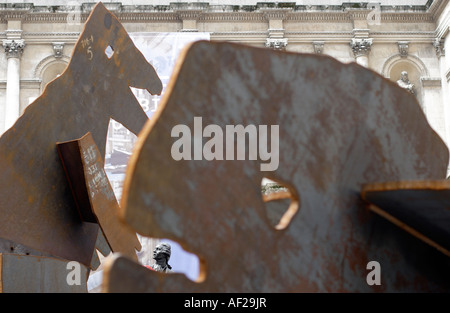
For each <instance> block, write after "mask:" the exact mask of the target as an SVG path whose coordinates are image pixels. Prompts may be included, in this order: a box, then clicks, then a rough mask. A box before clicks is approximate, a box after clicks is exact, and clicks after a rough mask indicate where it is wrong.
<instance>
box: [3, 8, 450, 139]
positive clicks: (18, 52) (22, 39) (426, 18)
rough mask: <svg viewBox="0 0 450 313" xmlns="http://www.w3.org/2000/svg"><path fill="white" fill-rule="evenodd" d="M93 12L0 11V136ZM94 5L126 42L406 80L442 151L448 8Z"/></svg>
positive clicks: (448, 125)
mask: <svg viewBox="0 0 450 313" xmlns="http://www.w3.org/2000/svg"><path fill="white" fill-rule="evenodd" d="M62 3H64V4H62ZM95 3H96V1H64V2H62V1H54V0H35V1H32V0H29V1H20V0H17V1H3V2H0V40H1V42H2V45H3V47H4V51H3V52H0V134H1V133H3V132H4V131H5V130H7V129H8V128H9V127H11V125H12V124H13V123H14V122H15V120H16V119H17V118H18V117H19V116H20V114H22V113H23V111H24V110H25V108H26V107H27V106H28V105H29V104H30V103H31V102H32V101H33V100H34V99H35V98H36V97H38V96H39V95H40V94H41V93H42V91H43V89H44V87H45V85H46V84H47V83H48V82H49V81H51V80H53V79H54V78H55V77H57V76H58V75H59V74H61V73H62V71H63V70H64V69H65V67H66V65H67V64H68V62H69V60H70V56H71V53H72V49H73V47H74V45H75V43H76V41H77V39H78V36H79V35H80V33H81V31H82V27H83V23H84V21H85V20H86V18H87V17H88V15H89V12H90V10H91V9H92V8H93V6H94V5H95ZM103 3H104V4H105V6H106V7H107V8H108V9H109V10H110V11H111V12H113V13H114V14H115V15H116V16H117V17H118V19H119V20H120V21H121V22H122V24H123V25H124V26H125V28H126V30H127V31H128V32H129V33H136V32H139V33H145V32H152V33H155V32H156V33H158V32H161V33H171V32H173V33H180V32H188V33H192V32H199V33H208V34H209V39H210V40H211V41H230V42H235V43H241V44H247V45H252V46H255V47H261V48H266V49H276V50H284V51H288V52H300V53H317V54H324V55H329V56H331V57H333V58H336V59H337V60H339V61H341V62H344V63H349V62H357V63H359V64H360V65H361V66H364V67H367V68H369V69H372V70H374V71H375V72H377V73H379V74H380V75H382V76H384V77H386V78H388V79H391V80H392V81H394V82H396V81H397V80H399V79H400V77H401V73H402V72H404V71H406V72H407V73H408V79H409V81H410V82H411V83H412V84H413V85H414V93H415V94H416V97H417V100H418V102H419V103H420V105H421V107H422V108H423V111H424V113H425V115H426V117H427V118H428V121H429V123H430V125H431V126H432V127H433V129H435V131H436V132H437V133H438V134H439V135H440V136H441V138H442V139H443V140H444V141H445V142H446V143H447V144H450V103H449V101H450V94H449V92H450V85H449V83H450V52H449V53H446V51H450V39H449V38H450V35H449V28H450V1H449V0H428V1H427V0H411V1H408V0H405V1H401V0H398V1H395V0H393V1H387V0H386V1H382V0H379V1H376V2H375V1H371V0H368V1H366V2H361V1H345V2H344V1H339V0H328V1H327V0H322V1H292V2H289V1H286V2H271V1H256V0H254V1H253V0H244V1H237V0H211V1H209V2H207V1H204V2H199V1H191V2H182V1H181V2H180V1H178V2H176V1H169V0H122V1H121V2H120V0H118V1H115V2H113V1H103ZM122 135H123V134H122ZM113 139H114V138H113ZM122 139H123V138H120V139H117V140H119V141H120V140H122Z"/></svg>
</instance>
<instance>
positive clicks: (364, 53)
mask: <svg viewBox="0 0 450 313" xmlns="http://www.w3.org/2000/svg"><path fill="white" fill-rule="evenodd" d="M350 46H351V48H352V50H353V54H354V55H355V59H356V63H358V64H360V65H362V66H364V67H368V66H369V52H370V48H371V47H372V38H352V41H351V42H350Z"/></svg>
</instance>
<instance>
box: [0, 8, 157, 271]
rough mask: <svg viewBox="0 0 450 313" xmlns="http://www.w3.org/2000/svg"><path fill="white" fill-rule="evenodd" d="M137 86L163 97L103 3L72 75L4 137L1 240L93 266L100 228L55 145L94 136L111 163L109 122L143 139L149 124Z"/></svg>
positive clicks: (79, 47)
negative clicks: (85, 217) (80, 203)
mask: <svg viewBox="0 0 450 313" xmlns="http://www.w3.org/2000/svg"><path fill="white" fill-rule="evenodd" d="M108 46H112V47H114V51H115V53H114V54H113V55H112V56H111V59H108V57H107V56H106V54H105V49H106V48H107V47H108ZM130 86H132V87H136V88H141V89H147V90H148V91H149V92H150V93H151V94H160V93H161V90H162V83H161V81H160V79H159V77H158V76H157V74H156V72H155V70H154V68H153V67H152V66H151V65H150V64H149V63H148V62H147V60H146V59H145V57H144V56H143V55H142V53H141V52H140V51H139V50H138V49H137V48H136V47H135V45H134V44H133V42H132V40H131V39H130V37H129V36H128V34H127V32H126V31H125V29H124V27H123V26H122V25H121V24H120V22H119V21H118V20H117V18H116V17H115V16H114V15H113V14H111V13H110V12H109V11H108V10H107V9H106V8H105V7H104V5H103V4H101V3H99V4H97V5H96V6H95V7H94V9H93V10H92V12H91V14H90V16H89V18H88V20H87V22H86V24H85V26H84V29H83V31H82V33H81V35H80V38H79V39H78V41H77V43H76V45H75V47H74V50H73V54H72V57H71V60H70V63H69V65H68V66H67V68H66V69H65V71H64V72H63V73H62V74H61V75H60V76H59V77H58V78H56V79H55V80H53V81H51V82H50V83H49V84H47V86H46V87H45V90H44V92H43V94H42V95H41V96H40V97H38V98H37V99H36V100H35V101H34V102H33V103H32V104H30V105H29V106H28V107H27V108H26V110H25V111H24V113H23V115H22V116H21V117H20V118H19V119H18V120H17V122H16V123H15V124H14V125H13V126H12V127H11V128H10V129H9V130H7V131H6V132H5V133H4V134H3V135H2V136H1V138H0V237H1V238H5V239H7V240H12V241H14V242H17V243H19V244H23V245H25V246H28V247H30V248H32V249H36V250H41V251H43V252H45V253H48V254H50V255H53V256H55V257H59V258H63V259H67V260H74V261H78V262H80V263H82V264H85V265H86V266H89V264H90V262H91V258H92V254H93V249H94V244H95V241H96V238H97V233H98V225H97V224H94V223H85V222H82V220H81V219H80V217H79V216H78V213H77V209H76V206H75V203H74V200H73V197H72V194H71V191H70V188H69V184H68V182H67V180H66V176H65V174H64V170H63V167H62V164H61V161H60V159H59V157H58V152H57V148H56V143H57V142H64V141H69V140H74V139H78V138H81V137H82V136H83V135H84V134H86V133H87V132H90V133H91V135H92V138H93V140H94V142H95V144H96V145H97V147H98V150H99V151H100V155H101V156H102V158H103V159H104V154H105V143H106V135H107V131H108V125H109V121H110V118H113V119H115V120H116V121H118V122H120V123H122V124H123V125H124V126H125V127H127V128H128V129H129V130H130V131H131V132H133V133H134V134H138V133H139V131H140V130H141V128H142V127H143V125H144V124H145V122H146V121H147V120H148V118H147V116H146V114H145V112H144V111H143V109H142V108H141V106H140V104H139V102H138V101H137V100H136V98H135V97H134V95H133V93H132V92H131V90H130V88H129V87H130Z"/></svg>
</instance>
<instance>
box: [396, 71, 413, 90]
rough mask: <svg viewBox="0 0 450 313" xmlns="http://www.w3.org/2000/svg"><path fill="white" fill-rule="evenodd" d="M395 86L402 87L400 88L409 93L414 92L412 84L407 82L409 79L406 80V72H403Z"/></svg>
mask: <svg viewBox="0 0 450 313" xmlns="http://www.w3.org/2000/svg"><path fill="white" fill-rule="evenodd" d="M397 84H398V85H399V86H400V87H402V88H404V89H406V90H408V91H409V92H410V93H412V94H415V92H414V84H412V83H411V82H410V81H409V79H408V72H406V71H403V72H402V73H401V75H400V79H399V80H397Z"/></svg>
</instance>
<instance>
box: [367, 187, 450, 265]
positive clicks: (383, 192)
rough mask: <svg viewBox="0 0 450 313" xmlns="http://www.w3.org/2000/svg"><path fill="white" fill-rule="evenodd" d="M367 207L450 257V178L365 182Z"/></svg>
mask: <svg viewBox="0 0 450 313" xmlns="http://www.w3.org/2000/svg"><path fill="white" fill-rule="evenodd" d="M361 196H362V198H363V199H364V200H366V201H367V202H368V203H369V204H371V206H370V209H371V210H372V211H374V212H375V213H377V214H379V215H381V216H383V217H384V218H386V219H387V220H389V221H391V222H392V223H394V224H395V225H397V226H399V227H400V228H402V229H404V230H405V231H407V232H409V233H410V234H411V235H413V236H416V237H417V238H419V239H421V240H423V241H424V242H426V243H428V244H429V245H431V246H432V247H435V248H436V249H438V250H439V251H441V252H442V253H444V254H445V255H447V256H448V257H450V181H448V180H435V181H430V180H424V181H398V182H384V183H373V184H367V185H364V186H363V187H362V191H361Z"/></svg>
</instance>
